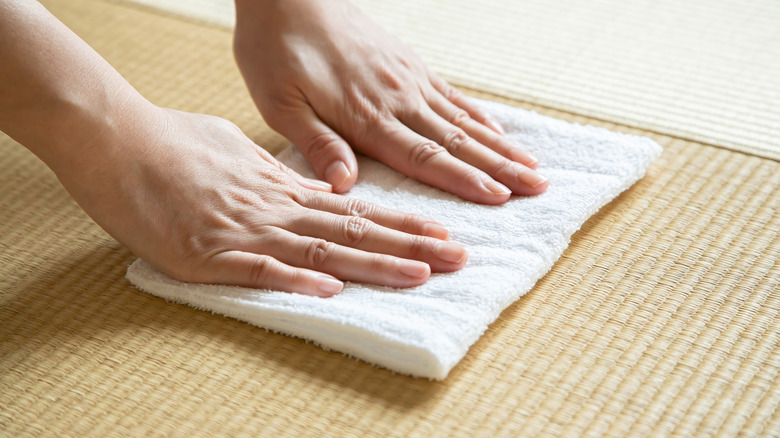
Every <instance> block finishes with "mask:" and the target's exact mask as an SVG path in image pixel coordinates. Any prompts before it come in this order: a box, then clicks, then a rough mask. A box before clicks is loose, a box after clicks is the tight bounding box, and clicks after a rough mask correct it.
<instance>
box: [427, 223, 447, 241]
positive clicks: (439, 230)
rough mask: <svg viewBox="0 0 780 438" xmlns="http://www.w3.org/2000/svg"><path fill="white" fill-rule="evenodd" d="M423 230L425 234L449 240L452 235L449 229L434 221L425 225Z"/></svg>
mask: <svg viewBox="0 0 780 438" xmlns="http://www.w3.org/2000/svg"><path fill="white" fill-rule="evenodd" d="M422 232H423V235H425V236H428V237H433V238H435V239H440V240H447V239H448V238H449V237H450V232H449V230H448V229H446V228H444V226H442V225H440V224H437V223H434V222H428V223H427V224H425V225H423V227H422Z"/></svg>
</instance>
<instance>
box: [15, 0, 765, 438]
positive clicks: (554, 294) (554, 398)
mask: <svg viewBox="0 0 780 438" xmlns="http://www.w3.org/2000/svg"><path fill="white" fill-rule="evenodd" d="M45 4H46V5H47V6H48V7H50V8H51V10H52V11H53V12H54V13H55V14H57V15H58V16H59V17H61V18H62V19H63V20H64V21H65V22H66V23H67V24H68V25H70V26H71V27H72V28H74V29H75V30H76V31H77V33H79V34H80V35H81V36H83V37H84V38H85V39H86V40H87V41H88V42H89V43H90V44H92V45H93V46H94V47H96V48H97V49H98V51H99V52H100V53H102V54H103V55H105V56H106V57H107V58H108V59H109V60H110V61H111V62H112V63H113V64H114V65H115V66H116V67H117V68H118V69H119V70H120V71H121V72H122V73H123V74H124V75H125V76H126V77H128V78H129V79H130V81H131V82H132V83H133V84H135V85H136V86H138V88H139V89H141V91H142V92H143V93H144V94H145V95H147V96H149V97H150V99H152V100H153V101H154V102H156V103H158V104H162V105H169V106H174V107H177V108H181V109H186V110H190V111H201V112H208V113H213V114H217V115H221V116H224V117H227V118H229V119H231V120H234V121H236V122H237V123H238V124H239V125H240V126H241V127H242V128H244V129H245V130H246V131H247V132H248V133H249V135H250V136H251V137H252V138H254V139H256V140H257V141H258V142H260V143H261V144H263V145H267V146H268V147H269V148H270V149H272V150H278V149H279V148H280V147H281V146H282V145H283V144H284V140H283V139H281V138H280V137H278V136H276V135H274V134H272V133H269V132H268V131H267V129H266V128H265V127H264V125H263V124H262V123H261V122H260V120H259V118H258V116H257V114H256V112H255V110H254V109H253V106H252V103H251V102H250V100H249V98H248V96H247V94H246V92H245V91H244V90H243V85H242V84H241V80H240V77H239V75H238V72H237V70H236V68H235V66H234V64H233V61H232V59H231V54H230V35H229V33H227V32H226V31H223V30H220V29H217V28H209V27H203V26H199V25H196V24H192V23H187V22H182V21H178V20H176V19H172V18H166V17H161V16H159V15H156V14H153V13H150V12H147V11H142V10H138V9H134V8H128V7H126V6H121V5H117V4H109V3H103V2H100V1H97V0H69V1H68V2H60V1H53V0H47V1H45ZM472 94H474V93H472ZM479 95H480V96H483V97H488V98H492V99H495V100H501V101H503V102H509V103H512V104H515V105H519V106H523V107H526V108H532V109H536V110H537V111H540V112H542V113H544V114H548V115H552V116H555V117H560V118H563V119H566V120H569V121H575V122H580V123H594V124H597V125H599V126H604V127H607V128H610V129H616V130H621V131H625V132H632V133H640V134H641V133H643V131H640V130H636V129H629V128H626V127H623V126H618V125H613V124H608V123H604V122H597V121H593V120H592V119H589V118H586V117H581V116H574V115H572V114H569V113H564V112H560V111H553V110H548V109H545V108H543V107H538V106H533V105H530V104H527V103H523V102H520V101H514V100H510V99H503V98H499V97H497V96H490V95H486V94H479ZM650 135H651V136H652V137H653V138H654V139H655V140H657V141H658V142H660V143H661V144H663V145H664V146H665V152H664V154H663V156H662V157H661V158H660V160H659V161H658V162H657V163H656V164H655V165H654V166H653V167H652V168H651V170H650V172H649V174H648V176H647V177H646V178H645V179H644V180H642V181H640V182H639V183H638V184H637V185H636V186H635V187H633V188H632V189H631V190H629V191H628V192H626V193H624V194H623V195H622V196H621V197H620V198H618V199H617V200H616V201H615V202H613V203H611V204H610V205H608V206H607V207H605V208H604V209H603V210H602V211H601V212H599V213H598V214H597V215H596V216H595V217H594V218H592V219H591V220H590V221H588V222H587V223H586V224H585V226H584V227H583V229H582V230H581V231H579V232H578V233H577V234H575V236H574V239H573V242H572V245H571V247H570V248H569V249H568V250H567V251H566V252H565V254H564V256H563V257H562V258H561V259H560V260H559V262H558V263H556V265H555V267H554V269H553V270H552V271H551V272H550V273H549V274H548V275H547V276H546V277H544V278H543V279H542V281H540V282H539V283H538V284H537V286H536V287H535V288H534V289H533V290H532V291H531V292H530V293H529V294H527V295H526V296H524V297H523V298H522V299H521V300H519V301H518V302H517V303H515V304H514V305H512V306H511V307H509V308H508V309H507V310H506V311H505V312H504V313H503V314H502V316H501V317H500V318H499V319H498V320H497V321H496V322H495V323H494V324H493V325H492V326H491V327H490V329H489V330H488V332H487V333H486V334H485V336H483V337H482V339H480V340H479V341H478V342H477V344H475V345H474V347H472V349H471V350H470V352H469V353H468V355H467V356H466V358H465V359H464V360H463V361H462V362H461V363H460V364H459V365H458V366H457V367H456V368H455V369H454V370H453V372H452V373H451V374H450V376H449V377H448V378H447V379H446V380H445V381H443V382H431V381H427V380H422V379H413V378H409V377H405V376H399V375H395V374H392V373H391V372H389V371H387V370H384V369H377V368H374V367H371V366H370V365H367V364H365V363H363V362H359V361H356V360H353V359H349V358H346V357H344V356H342V355H340V354H338V353H334V352H326V351H323V350H321V349H320V348H318V347H316V346H313V345H311V344H307V343H305V342H303V341H301V340H299V339H294V338H290V337H286V336H282V335H276V334H271V333H267V332H265V331H263V330H261V329H258V328H256V327H253V326H250V325H248V324H244V323H240V322H237V321H234V320H230V319H227V318H223V317H220V316H215V315H211V314H210V313H208V312H201V311H197V310H194V309H191V308H189V307H186V306H182V305H175V304H169V303H165V302H164V301H163V300H160V299H157V298H154V297H152V296H150V295H147V294H144V293H141V292H139V291H137V290H135V289H134V288H133V287H131V286H130V285H129V284H128V283H127V281H125V280H124V279H123V275H124V272H125V269H126V267H127V265H128V264H129V263H130V262H131V261H132V260H133V257H132V256H131V255H130V254H129V253H128V252H127V250H126V249H124V248H122V247H121V246H119V245H118V244H117V243H115V242H114V241H113V240H112V239H111V238H109V237H107V236H106V235H105V233H103V232H102V231H101V230H100V229H99V228H98V227H97V226H95V225H94V224H93V223H92V222H91V221H90V220H89V219H88V218H87V217H86V216H85V215H84V214H83V213H82V212H81V211H80V210H79V209H78V207H77V206H76V205H75V203H73V201H71V200H70V199H69V197H68V195H67V193H66V192H65V191H64V190H63V189H62V188H61V187H60V186H59V184H58V182H57V180H56V178H55V177H54V176H53V175H52V174H51V173H50V172H49V171H48V170H47V169H46V168H45V166H43V165H42V164H41V163H39V162H38V161H37V160H36V159H35V157H34V156H32V155H31V154H29V153H28V152H26V151H25V150H24V149H23V148H22V147H21V146H19V145H17V144H15V143H14V142H13V141H11V140H9V139H8V138H6V137H2V138H0V321H2V323H0V435H5V436H33V435H35V436H77V437H81V436H101V437H102V436H120V435H124V436H215V435H223V436H237V435H244V436H346V437H365V436H373V437H385V436H397V437H406V436H424V437H428V436H434V437H436V436H441V437H452V436H455V437H471V436H485V437H493V436H593V437H596V436H616V437H620V436H659V435H675V436H708V435H716V434H717V435H725V436H735V435H740V434H741V435H743V436H759V435H763V436H778V435H780V410H778V409H777V408H778V405H780V380H778V372H779V371H780V345H778V342H779V341H780V316H778V312H779V311H780V292H779V290H780V284H779V283H780V266H779V265H778V258H779V257H780V237H779V235H780V190H778V189H779V188H780V163H777V162H774V161H771V160H766V159H761V158H757V157H753V156H748V155H743V154H740V153H735V152H731V151H728V150H724V149H718V148H714V147H710V146H705V145H701V144H698V143H694V142H690V141H684V140H680V139H675V138H672V137H668V136H662V135H658V134H650Z"/></svg>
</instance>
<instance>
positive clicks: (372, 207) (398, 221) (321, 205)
mask: <svg viewBox="0 0 780 438" xmlns="http://www.w3.org/2000/svg"><path fill="white" fill-rule="evenodd" d="M298 202H299V203H300V205H301V206H303V207H307V208H310V209H314V210H320V211H327V212H329V213H334V214H338V215H342V216H353V217H361V218H365V219H368V220H370V221H371V222H374V223H376V224H378V225H382V226H384V227H387V228H392V229H394V230H398V231H403V232H404V233H409V234H417V235H420V236H428V237H433V238H436V239H440V240H447V239H448V238H449V235H450V232H449V231H448V230H447V229H446V228H445V227H444V226H443V225H442V224H440V223H439V222H436V221H434V220H433V219H428V218H425V217H422V216H420V215H416V214H412V213H402V212H400V211H396V210H391V209H389V208H384V207H380V206H378V205H376V204H372V203H370V202H365V201H361V200H359V199H353V198H347V197H344V196H338V195H329V196H323V195H321V194H319V193H317V194H312V196H304V197H302V198H300V199H299V201H298Z"/></svg>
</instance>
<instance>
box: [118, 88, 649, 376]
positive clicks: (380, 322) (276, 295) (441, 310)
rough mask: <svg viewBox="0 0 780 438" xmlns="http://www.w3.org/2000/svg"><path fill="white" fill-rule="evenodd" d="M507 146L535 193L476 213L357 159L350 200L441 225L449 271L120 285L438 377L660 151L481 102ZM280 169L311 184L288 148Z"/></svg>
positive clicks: (147, 270)
mask: <svg viewBox="0 0 780 438" xmlns="http://www.w3.org/2000/svg"><path fill="white" fill-rule="evenodd" d="M482 105H483V106H484V107H485V108H486V109H487V110H488V111H489V112H491V113H492V114H493V115H494V116H495V117H496V119H498V120H499V121H500V122H501V124H502V125H503V126H504V127H505V129H506V130H507V135H508V137H509V139H510V140H511V141H513V142H514V143H515V144H517V145H520V146H522V147H524V148H526V149H528V150H529V151H531V152H532V153H533V154H534V155H536V156H537V157H538V158H539V160H540V162H541V163H542V164H541V165H540V167H539V171H540V172H541V173H542V174H544V175H545V176H547V177H548V178H550V188H549V189H548V190H547V192H546V193H544V194H542V195H540V196H534V197H516V198H514V199H512V200H510V201H509V202H508V203H507V204H506V205H504V206H500V207H495V206H491V207H488V206H481V205H476V204H473V203H471V202H467V201H463V200H460V199H458V198H457V197H456V196H454V195H450V194H445V193H444V192H442V191H440V190H437V189H435V188H432V187H430V186H426V185H424V184H422V183H419V182H417V181H414V180H412V179H410V178H407V177H405V176H404V175H402V174H400V173H398V172H396V171H394V170H392V169H390V168H388V167H386V166H384V165H382V164H380V163H378V162H376V161H373V160H371V159H368V158H361V159H360V160H359V163H358V165H359V168H360V175H361V178H360V180H359V181H358V183H357V186H356V187H355V188H354V189H352V190H351V191H350V196H353V197H355V198H358V199H362V200H365V201H369V202H373V203H375V204H378V205H382V206H384V207H388V208H394V209H397V210H401V211H406V212H413V213H418V214H421V215H423V216H426V217H429V218H432V219H435V220H438V221H440V222H442V223H443V224H444V225H445V226H446V227H447V228H448V229H449V230H450V232H451V236H452V237H451V238H452V240H453V241H456V242H459V243H462V244H463V245H464V246H466V248H467V250H468V252H469V262H468V264H467V265H466V267H465V268H464V269H462V270H461V271H459V272H455V273H448V274H434V275H433V276H432V277H431V279H430V280H429V281H428V282H427V283H426V284H425V285H423V286H420V287H416V288H412V289H407V290H403V291H401V290H392V289H389V288H383V287H377V286H368V285H363V284H347V285H346V287H345V289H344V291H343V292H342V293H341V294H339V295H337V296H336V297H333V298H330V299H321V298H316V297H310V296H304V295H299V294H289V293H284V292H269V291H258V290H253V289H246V288H238V287H226V286H217V285H193V284H185V283H181V282H178V281H174V280H172V279H170V278H169V277H166V276H164V275H163V274H161V273H159V272H156V271H154V270H153V269H152V268H151V267H150V266H149V265H148V264H146V263H143V262H140V261H139V262H137V263H134V264H133V265H132V266H131V267H130V269H129V270H128V273H127V278H128V279H129V280H130V281H131V282H132V283H133V284H135V285H136V286H138V287H139V288H141V289H143V290H145V291H148V292H150V293H152V294H154V295H158V296H161V297H163V298H166V299H168V300H172V301H176V302H180V303H187V304H190V305H192V306H195V307H198V308H201V309H206V310H211V311H214V312H216V313H221V314H223V315H227V316H232V317H234V318H238V319H241V320H243V321H247V322H250V323H252V324H255V325H258V326H260V327H265V328H268V329H271V330H273V331H277V332H281V333H286V334H290V335H294V336H299V337H301V338H305V339H310V340H312V341H314V342H315V343H317V344H319V345H322V346H323V347H325V348H326V349H332V350H337V351H341V352H344V353H347V354H350V355H352V356H355V357H358V358H360V359H363V360H366V361H368V362H371V363H374V364H377V365H381V366H384V367H387V368H389V369H391V370H394V371H398V372H400V373H404V374H410V375H413V376H418V377H429V378H434V379H443V378H445V377H446V376H447V374H448V373H449V372H450V370H451V369H452V367H454V366H455V365H456V364H457V363H458V362H459V361H460V360H461V359H462V358H463V356H464V355H465V354H466V352H467V351H468V348H469V347H470V346H471V345H472V344H473V343H474V342H476V341H477V339H479V337H480V336H482V333H484V331H485V330H486V329H487V327H488V325H489V324H491V323H492V322H493V321H495V319H496V318H497V317H498V315H499V314H500V313H501V311H503V310H504V309H505V308H506V307H507V306H509V305H510V304H511V303H512V302H514V301H515V300H517V299H518V298H519V297H520V296H522V295H523V294H525V293H526V292H528V291H529V290H530V289H531V288H532V287H533V285H534V284H535V283H536V281H537V280H538V279H539V278H541V277H542V276H543V275H544V274H546V273H547V272H548V271H549V270H550V268H551V267H552V265H553V263H554V262H555V261H556V260H557V259H558V258H559V257H560V256H561V254H562V253H563V251H564V250H565V249H566V247H567V246H568V245H569V239H570V237H571V235H572V234H574V232H575V231H577V230H578V229H579V228H580V226H581V225H582V224H583V223H584V222H585V221H586V220H587V219H588V218H589V217H590V216H592V215H593V214H594V213H596V211H598V209H599V208H601V207H602V206H603V205H604V204H606V203H607V202H609V201H611V200H612V199H614V198H615V197H616V196H617V195H618V194H620V193H621V192H622V191H624V190H626V189H627V188H628V187H629V186H631V185H632V184H633V183H635V182H636V181H637V180H638V179H639V178H641V177H642V176H643V175H644V174H645V171H646V170H647V168H648V166H649V165H650V163H651V162H652V161H653V160H654V159H655V158H656V157H657V156H658V155H660V153H661V147H660V146H659V145H658V144H657V143H655V142H654V141H652V140H650V139H649V138H645V137H636V136H630V135H625V134H618V133H615V132H610V131H607V130H605V129H601V128H595V127H592V126H579V125H573V124H570V123H566V122H564V121H561V120H555V119H552V118H549V117H544V116H540V115H538V114H536V113H532V112H528V111H525V110H522V109H518V108H512V107H509V106H506V105H501V104H495V103H488V102H482ZM278 158H279V159H280V161H282V162H284V163H285V164H287V165H289V166H290V167H291V168H293V169H294V170H297V171H299V172H301V173H304V175H305V176H309V177H314V175H313V174H312V172H311V170H310V169H309V168H308V166H307V164H306V162H305V160H304V159H303V156H302V155H301V154H300V153H297V152H296V151H295V150H293V149H288V150H286V151H284V152H283V153H282V154H280V156H279V157H278Z"/></svg>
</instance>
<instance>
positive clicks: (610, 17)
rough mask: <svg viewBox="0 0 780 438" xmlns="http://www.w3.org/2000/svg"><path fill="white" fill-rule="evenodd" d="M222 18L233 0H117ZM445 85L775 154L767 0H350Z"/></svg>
mask: <svg viewBox="0 0 780 438" xmlns="http://www.w3.org/2000/svg"><path fill="white" fill-rule="evenodd" d="M125 1H130V2H135V3H141V4H146V5H148V6H153V7H155V8H160V9H163V10H166V11H170V12H172V13H175V14H179V15H183V16H187V17H191V18H195V19H197V20H201V21H204V22H210V23H214V24H218V25H221V26H225V27H231V26H232V25H233V23H234V21H235V17H234V15H235V13H234V8H233V0H188V1H186V2H184V1H179V0H125ZM352 1H354V3H356V4H357V5H358V6H360V7H361V8H362V9H363V10H365V11H366V12H367V13H368V14H369V15H371V16H372V17H374V18H375V19H376V20H377V21H378V22H379V23H380V24H382V25H383V26H384V27H385V28H387V29H389V30H391V31H392V32H393V33H394V34H396V35H398V36H399V37H401V38H402V39H404V40H406V41H407V42H408V43H409V44H411V45H412V46H414V48H415V49H417V51H418V52H419V53H420V54H421V55H422V57H423V58H424V59H425V60H426V61H427V63H428V64H429V65H430V66H431V67H432V68H433V70H434V71H436V72H438V73H440V74H442V75H443V76H445V77H446V78H447V79H448V80H450V81H451V82H453V83H455V84H456V85H460V86H466V87H470V88H473V89H477V90H482V91H486V92H491V93H494V94H497V95H501V96H506V97H511V98H515V99H519V100H523V101H525V102H530V103H538V104H541V105H545V106H548V107H551V108H556V109H561V110H566V111H571V112H574V113H577V114H583V115H588V116H591V117H594V118H599V119H603V120H608V121H612V122H616V123H622V124H626V125H629V126H635V127H639V128H645V129H649V130H653V131H657V132H661V133H665V134H668V135H673V136H676V137H678V138H686V139H692V140H695V141H699V142H704V143H708V144H712V145H716V146H721V147H726V148H730V149H733V150H739V151H743V152H748V153H752V154H756V155H759V156H764V157H770V158H774V159H776V160H780V2H778V1H776V0H632V1H623V0H588V1H580V0H553V1H551V0H491V1H487V2H474V1H469V0H447V1H440V0H395V1H385V0H352Z"/></svg>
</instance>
